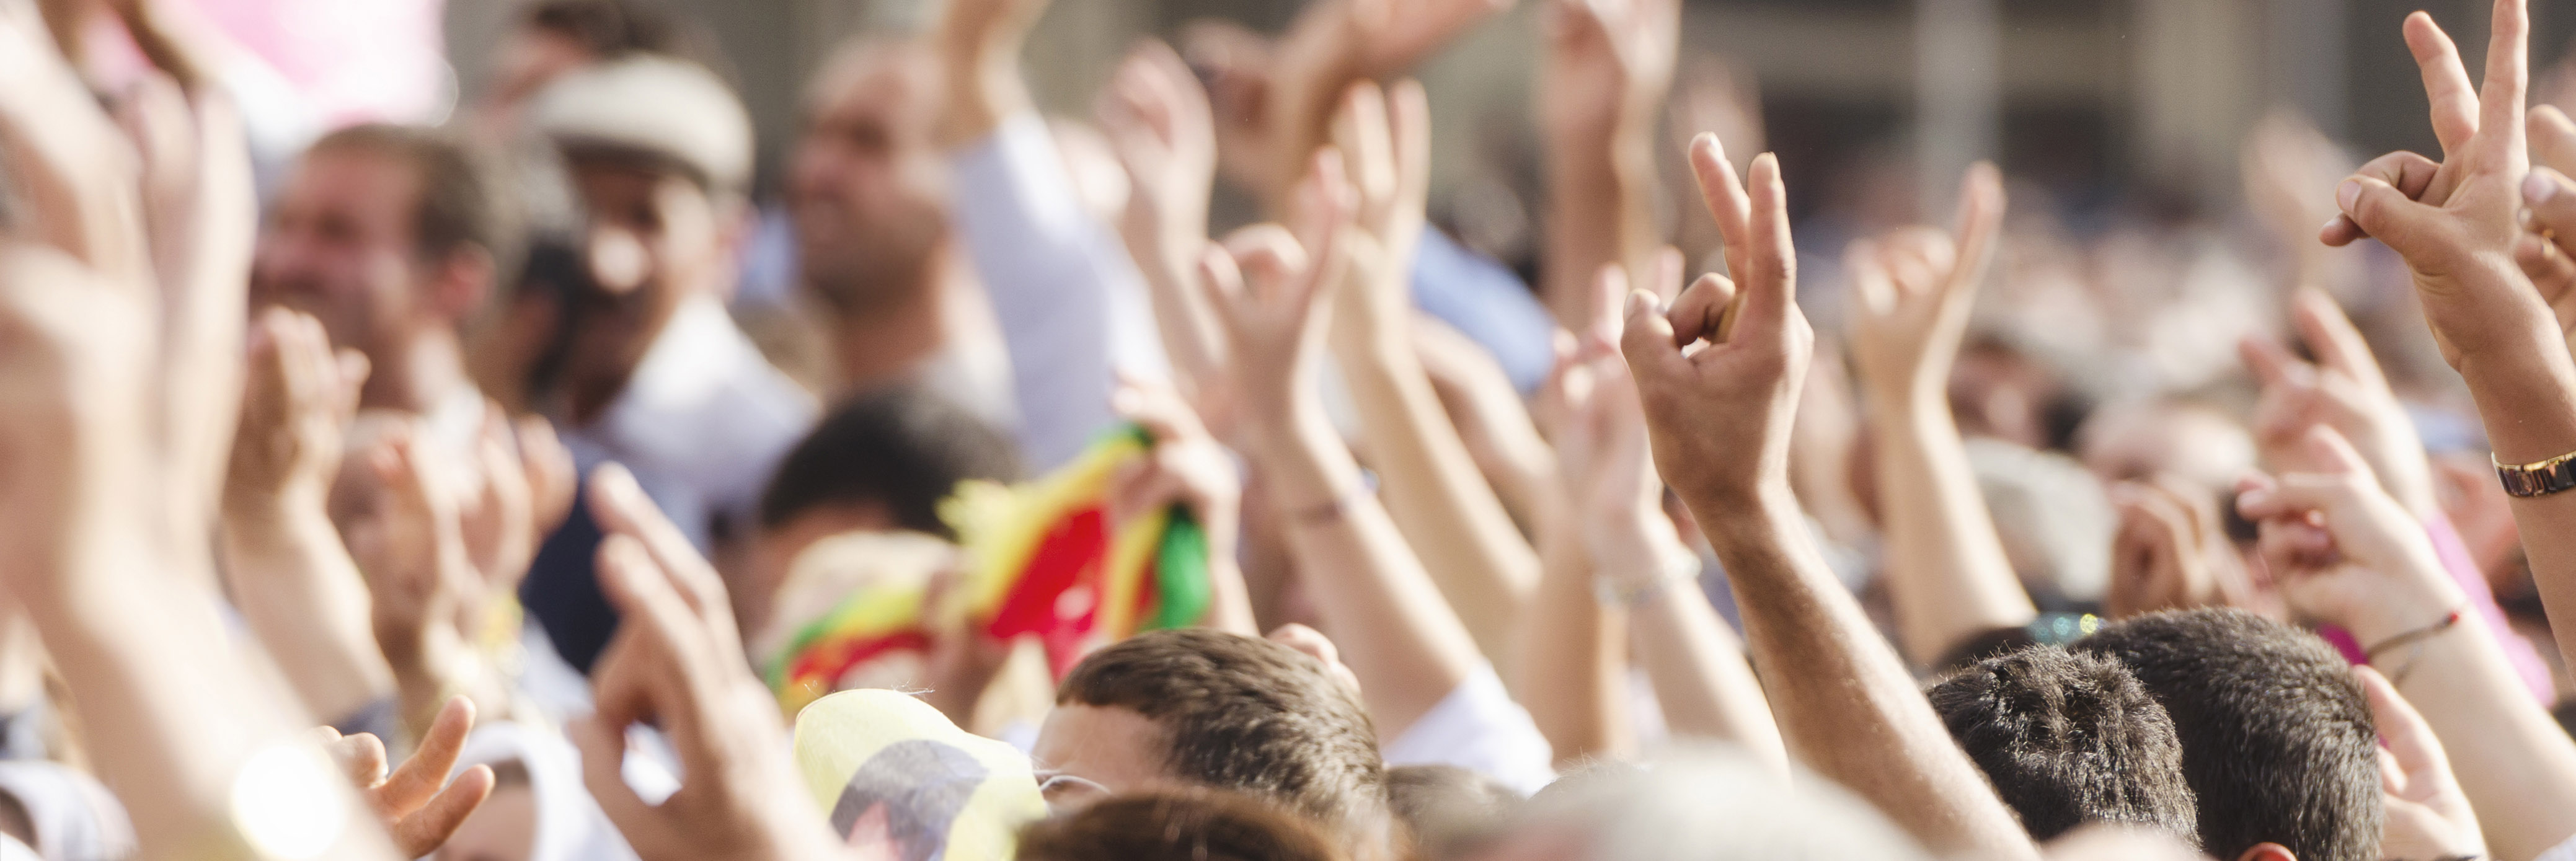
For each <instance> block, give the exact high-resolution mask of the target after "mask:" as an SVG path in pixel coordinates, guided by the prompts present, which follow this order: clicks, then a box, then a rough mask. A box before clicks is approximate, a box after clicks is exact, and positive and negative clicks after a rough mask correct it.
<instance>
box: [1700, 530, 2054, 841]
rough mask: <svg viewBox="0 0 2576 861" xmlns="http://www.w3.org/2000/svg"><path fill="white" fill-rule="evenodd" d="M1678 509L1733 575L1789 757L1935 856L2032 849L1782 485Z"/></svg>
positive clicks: (1748, 637) (1747, 634)
mask: <svg viewBox="0 0 2576 861" xmlns="http://www.w3.org/2000/svg"><path fill="white" fill-rule="evenodd" d="M1690 508H1691V511H1692V513H1693V514H1694V515H1695V516H1696V517H1697V519H1698V520H1699V524H1700V529H1701V530H1702V531H1703V532H1704V533H1705V534H1706V535H1708V537H1709V539H1710V542H1711V544H1712V545H1713V546H1714V547H1716V549H1717V554H1718V560H1719V562H1720V563H1721V564H1723V565H1724V566H1726V571H1727V574H1728V577H1729V579H1730V580H1731V581H1732V582H1733V583H1734V586H1735V595H1736V602H1737V605H1738V606H1739V607H1741V608H1742V611H1743V616H1744V630H1745V638H1746V641H1747V643H1748V644H1749V647H1750V650H1751V651H1752V653H1753V660H1754V662H1755V665H1756V666H1757V667H1758V668H1759V669H1760V670H1761V672H1762V676H1763V678H1766V679H1772V680H1775V682H1776V683H1775V684H1773V685H1772V686H1771V687H1770V688H1769V689H1768V690H1769V693H1770V702H1771V712H1772V714H1773V716H1774V717H1775V718H1776V719H1777V720H1778V722H1779V727H1780V735H1781V739H1782V741H1784V742H1785V743H1786V746H1787V748H1788V750H1789V751H1790V753H1791V754H1792V755H1794V756H1796V757H1797V758H1798V760H1799V761H1801V762H1803V763H1805V764H1806V765H1807V766H1808V767H1810V768H1813V769H1815V770H1816V771H1817V772H1818V773H1820V774H1822V775H1824V776H1825V777H1826V778H1828V779H1831V780H1833V781H1835V782H1837V783H1840V784H1841V785H1842V786H1844V787H1845V788H1847V789H1850V790H1852V791H1853V792H1854V793H1857V794H1859V795H1860V796H1861V797H1862V798H1863V799H1866V800H1868V801H1869V802H1871V803H1872V804H1874V805H1876V806H1877V807H1878V809H1879V810H1881V811H1884V812H1886V813H1887V814H1888V815H1889V816H1890V817H1892V818H1894V819H1895V820H1896V821H1897V823H1898V824H1899V825H1902V826H1904V827H1905V828H1906V830H1907V831H1909V832H1911V833H1912V834H1913V835H1914V836H1915V838H1916V839H1918V840H1921V841H1922V842H1923V844H1924V845H1925V846H1926V847H1929V848H1931V849H1932V850H1934V851H1935V852H1940V853H1945V854H1947V853H1967V852H1975V853H1981V854H1983V855H1985V856H1987V857H1996V858H2035V857H2037V853H2036V852H2035V851H2034V850H2033V848H2032V846H2031V844H2030V840H2029V838H2028V837H2027V836H2026V835H2025V834H2024V833H2023V832H2022V829H2021V826H2020V824H2019V823H2018V822H2016V821H2015V820H2014V819H2013V816H2012V814H2011V813H2010V812H2009V811H2007V810H2005V809H2004V806H2003V804H2002V802H2000V801H1997V800H1996V799H1995V796H1994V793H1993V791H1992V790H1990V789H1988V788H1987V786H1986V783H1985V778H1984V777H1983V776H1982V775H1980V774H1979V773H1978V772H1977V769H1976V766H1975V765H1973V764H1971V763H1970V762H1969V761H1968V759H1967V757H1966V755H1964V754H1962V753H1960V751H1959V747H1958V744H1957V743H1956V742H1954V741H1952V740H1951V738H1950V734H1949V732H1948V731H1947V730H1946V729H1944V728H1943V727H1942V725H1941V722H1940V719H1939V717H1937V716H1936V715H1934V714H1933V712H1932V707H1931V704H1930V703H1929V702H1927V701H1925V700H1924V699H1923V695H1922V693H1921V692H1920V691H1918V690H1917V689H1916V688H1915V684H1914V678H1913V676H1911V675H1910V674H1908V673H1907V672H1906V669H1905V664H1904V662H1903V661H1902V660H1901V659H1899V658H1898V657H1897V655H1896V652H1895V650H1893V649H1891V648H1889V647H1888V646H1887V645H1886V643H1885V641H1884V640H1883V639H1881V638H1880V637H1879V636H1878V634H1877V632H1876V631H1874V630H1873V629H1872V628H1871V627H1870V623H1869V618H1868V616H1866V615H1865V614H1863V613H1862V611H1861V609H1860V605H1859V603H1858V602H1857V601H1855V600H1854V599H1853V598H1852V596H1851V593H1850V592H1848V591H1847V590H1845V589H1844V588H1843V586H1842V584H1841V583H1839V582H1837V581H1836V580H1835V579H1834V577H1833V574H1832V572H1831V571H1829V570H1827V569H1826V568H1825V564H1824V560H1823V558H1822V557H1821V556H1819V555H1818V553H1817V551H1816V548H1815V546H1814V544H1813V541H1812V539H1811V538H1810V537H1809V536H1808V535H1807V534H1806V532H1805V525H1804V521H1803V520H1802V518H1801V516H1800V514H1799V512H1798V507H1797V501H1796V500H1795V499H1794V498H1792V497H1791V496H1790V495H1789V493H1788V492H1787V490H1786V489H1785V488H1781V489H1777V490H1773V491H1769V492H1766V493H1765V494H1764V498H1762V499H1760V500H1758V501H1748V502H1746V503H1744V504H1741V505H1728V504H1724V503H1723V502H1715V503H1712V502H1711V501H1705V500H1704V501H1695V502H1693V503H1692V504H1691V506H1690Z"/></svg>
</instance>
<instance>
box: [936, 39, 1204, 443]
mask: <svg viewBox="0 0 2576 861" xmlns="http://www.w3.org/2000/svg"><path fill="white" fill-rule="evenodd" d="M1047 5H1048V4H1047V2H1046V0H960V2H955V3H950V4H947V7H946V9H945V11H944V12H943V14H942V17H941V19H940V24H939V32H938V36H937V40H938V46H939V51H940V56H941V58H942V61H943V63H944V64H945V65H946V67H947V69H948V78H947V81H948V100H947V102H946V104H945V110H944V112H943V115H942V123H941V131H942V135H943V139H944V140H945V141H946V143H947V145H948V146H949V147H950V148H951V150H952V155H951V158H950V165H949V167H950V171H951V174H950V176H951V178H952V180H953V183H954V184H953V188H952V197H951V199H950V201H949V203H950V209H951V211H950V217H951V220H952V221H953V222H954V223H955V225H956V229H957V236H958V238H959V239H960V240H962V244H963V246H964V249H965V251H966V253H967V255H968V256H969V257H970V258H971V259H972V260H973V262H974V266H975V273H976V275H977V276H978V277H980V278H981V279H982V280H983V285H984V290H985V292H986V293H987V294H988V295H989V296H990V297H991V298H992V306H993V311H994V319H995V321H996V322H997V323H999V324H1000V326H1001V330H1002V338H1003V342H1004V345H1005V346H1006V347H1007V348H1008V351H1009V354H1010V359H1011V386H1012V391H1013V400H1014V402H1015V403H1016V404H1017V406H1018V408H1019V417H1018V418H1019V423H1020V424H1019V433H1018V437H1019V441H1020V448H1021V451H1022V452H1023V453H1024V454H1025V456H1026V458H1027V460H1028V463H1029V464H1030V465H1031V466H1032V467H1035V468H1038V469H1045V468H1049V467H1052V466H1054V465H1057V464H1060V463H1063V462H1065V461H1067V460H1070V459H1072V458H1073V456H1074V455H1076V454H1078V453H1080V452H1081V451H1082V449H1083V447H1084V446H1086V445H1089V444H1090V443H1091V441H1092V438H1093V437H1094V436H1096V435H1098V434H1099V433H1100V432H1101V431H1103V430H1105V429H1107V428H1108V427H1109V426H1110V425H1111V424H1113V423H1114V422H1115V421H1116V420H1117V416H1116V414H1115V413H1114V412H1113V411H1112V410H1111V409H1110V406H1109V398H1110V393H1111V391H1112V390H1113V389H1115V388H1116V386H1117V371H1118V370H1119V369H1120V368H1121V367H1122V366H1123V367H1125V369H1126V370H1129V371H1134V372H1138V373H1151V374H1156V375H1159V374H1160V370H1159V368H1158V367H1157V366H1159V365H1160V364H1161V363H1162V359H1161V358H1160V355H1159V354H1160V352H1161V351H1160V350H1159V349H1158V347H1159V343H1158V341H1159V339H1158V338H1157V337H1156V336H1155V334H1154V333H1153V332H1152V331H1151V326H1152V324H1151V323H1150V322H1148V321H1149V312H1148V311H1147V307H1146V305H1147V299H1146V291H1145V287H1144V285H1143V284H1142V283H1141V282H1140V280H1139V278H1138V276H1137V274H1136V266H1135V264H1134V263H1132V262H1130V261H1129V260H1128V259H1127V252H1126V250H1125V249H1124V248H1122V247H1120V243H1119V241H1118V238H1117V237H1116V236H1113V235H1111V233H1110V231H1109V228H1108V226H1107V225H1104V224H1102V223H1100V220H1099V219H1098V218H1097V217H1095V216H1094V215H1093V214H1092V212H1091V211H1090V210H1089V209H1087V208H1085V207H1084V206H1083V203H1082V198H1081V196H1080V195H1079V194H1078V193H1077V191H1076V189H1075V187H1074V184H1073V178H1072V176H1071V175H1070V174H1069V173H1068V172H1067V170H1066V168H1065V163H1064V159H1063V157H1062V155H1061V154H1060V153H1059V152H1058V151H1057V149H1056V144H1055V137H1054V135H1053V134H1052V133H1051V132H1049V131H1048V130H1047V126H1046V121H1045V120H1044V119H1043V118H1041V117H1039V116H1038V114H1037V111H1036V109H1035V108H1034V107H1033V106H1032V105H1031V104H1030V103H1029V97H1028V85H1027V83H1026V82H1025V81H1024V80H1023V79H1022V77H1021V74H1020V72H1021V70H1020V62H1019V55H1020V49H1021V46H1022V45H1023V44H1024V43H1025V42H1026V40H1027V37H1028V32H1029V28H1030V27H1031V26H1034V25H1035V24H1036V23H1037V18H1038V16H1039V15H1041V14H1042V13H1044V12H1045V11H1046V8H1047ZM1130 349H1132V350H1133V351H1132V352H1124V353H1122V352H1121V351H1122V350H1130Z"/></svg>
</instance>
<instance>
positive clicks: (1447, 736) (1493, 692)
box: [1380, 662, 1556, 795]
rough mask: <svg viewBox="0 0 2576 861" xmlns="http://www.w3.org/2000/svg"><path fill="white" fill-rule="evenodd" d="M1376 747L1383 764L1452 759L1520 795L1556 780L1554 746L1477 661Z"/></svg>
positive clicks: (1498, 679)
mask: <svg viewBox="0 0 2576 861" xmlns="http://www.w3.org/2000/svg"><path fill="white" fill-rule="evenodd" d="M1380 751H1381V752H1382V753H1384V754H1385V756H1386V764H1387V765H1389V766H1399V765H1454V766H1457V767H1459V768H1463V769H1466V770H1468V771H1472V772H1475V773H1477V774H1481V775H1484V776H1486V777H1490V778H1493V779H1494V780H1495V781H1497V782H1499V783H1501V784H1502V785H1504V786H1508V787H1511V788H1512V791H1514V792H1518V793H1520V794H1522V795H1529V794H1531V793H1535V792H1537V791H1539V790H1540V789H1541V788H1544V787H1546V786H1547V785H1548V784H1550V783H1553V782H1555V781H1556V768H1555V762H1556V749H1555V748H1554V747H1551V746H1549V745H1548V743H1547V737H1546V736H1543V735H1540V734H1539V731H1538V724H1535V723H1532V722H1531V721H1530V716H1529V710H1528V709H1524V708H1521V704H1520V703H1517V702H1513V701H1512V695H1511V694H1510V693H1509V692H1507V691H1505V690H1503V679H1502V677H1501V676H1498V675H1495V674H1494V667H1493V665H1492V664H1488V663H1483V662H1478V663H1477V665H1476V671H1475V672H1474V673H1471V674H1469V675H1468V676H1467V680H1466V681H1463V682H1459V683H1458V687H1457V689H1456V690H1452V691H1450V692H1449V695H1448V696H1446V697H1442V698H1441V700H1440V704H1439V705H1435V706H1432V707H1431V710H1430V711H1428V712H1424V713H1423V714H1422V718H1421V719H1420V720H1416V721H1414V722H1413V725H1412V726H1409V727H1405V728H1404V732H1403V733H1401V734H1398V735H1397V736H1396V737H1395V738H1394V739H1392V740H1389V741H1388V742H1387V743H1386V744H1385V745H1384V746H1382V747H1381V748H1380Z"/></svg>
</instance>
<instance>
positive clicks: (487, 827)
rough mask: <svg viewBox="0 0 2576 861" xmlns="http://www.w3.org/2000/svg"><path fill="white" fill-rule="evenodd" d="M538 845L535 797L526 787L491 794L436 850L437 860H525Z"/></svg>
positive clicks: (509, 788)
mask: <svg viewBox="0 0 2576 861" xmlns="http://www.w3.org/2000/svg"><path fill="white" fill-rule="evenodd" d="M536 842H537V795H536V792H535V791H534V790H532V789H530V788H529V787H528V786H527V784H518V785H514V786H506V787H502V788H500V789H495V790H493V791H492V796H491V797H489V798H485V799H483V805H482V806H480V807H477V808H474V815H472V816H468V817H466V818H465V824H464V825H460V826H457V828H456V834H455V836H452V837H449V838H447V844H446V845H444V846H440V847H439V848H438V854H437V855H436V856H433V857H434V858H435V859H436V861H527V859H528V858H529V856H530V855H532V854H533V853H534V852H535V849H536Z"/></svg>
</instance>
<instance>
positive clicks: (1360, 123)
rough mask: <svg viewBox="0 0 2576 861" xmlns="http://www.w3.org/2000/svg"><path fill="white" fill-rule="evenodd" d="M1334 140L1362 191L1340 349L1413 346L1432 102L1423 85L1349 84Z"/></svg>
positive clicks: (1350, 357) (1337, 324)
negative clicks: (1416, 254)
mask: <svg viewBox="0 0 2576 861" xmlns="http://www.w3.org/2000/svg"><path fill="white" fill-rule="evenodd" d="M1333 143H1334V147H1335V149H1336V151H1338V152H1340V153H1341V155H1342V163H1343V166H1344V167H1345V168H1346V169H1347V170H1348V171H1349V174H1350V186H1351V188H1352V189H1353V190H1354V191H1355V192H1357V200H1356V201H1355V203H1356V211H1355V212H1354V218H1353V223H1352V227H1353V230H1352V231H1351V232H1353V233H1356V234H1357V235H1356V236H1349V237H1345V240H1346V241H1345V247H1344V249H1343V251H1344V254H1345V256H1347V257H1348V258H1349V260H1350V261H1351V265H1350V268H1349V269H1348V270H1347V271H1348V277H1345V278H1343V279H1341V286H1340V287H1339V288H1338V289H1337V291H1336V294H1337V305H1336V307H1335V312H1336V313H1335V317H1334V320H1333V337H1334V341H1335V350H1336V352H1337V353H1338V354H1339V355H1340V356H1341V357H1342V358H1343V360H1344V361H1357V360H1360V359H1361V358H1363V357H1365V356H1368V355H1369V353H1368V351H1370V350H1388V351H1401V352H1404V353H1406V354H1410V353H1411V352H1412V346H1411V344H1412V331H1413V330H1412V324H1413V292H1412V289H1411V288H1412V284H1413V278H1412V276H1413V254H1414V250H1415V249H1416V248H1417V247H1419V246H1420V244H1421V240H1422V225H1423V207H1424V205H1425V201H1427V200H1428V199H1429V197H1430V194H1431V103H1430V101H1429V100H1428V99H1427V98H1426V97H1425V96H1424V95H1423V92H1422V85H1421V84H1420V83H1417V82H1414V81H1405V82H1402V83H1399V84H1397V85H1395V86H1394V87H1393V88H1391V89H1387V90H1380V89H1379V88H1378V86H1377V84H1375V83H1372V82H1369V81H1361V82H1359V83H1356V84H1352V85H1351V88H1350V91H1349V92H1348V93H1347V94H1346V95H1345V96H1344V98H1343V99H1342V109H1341V112H1340V113H1339V114H1336V115H1335V117H1334V119H1333Z"/></svg>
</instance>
